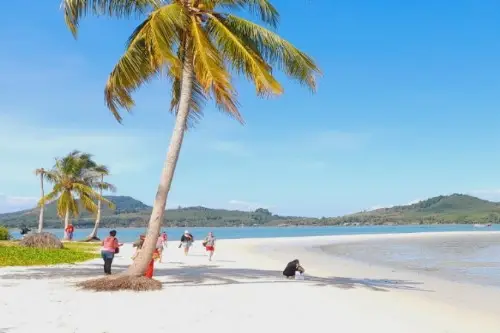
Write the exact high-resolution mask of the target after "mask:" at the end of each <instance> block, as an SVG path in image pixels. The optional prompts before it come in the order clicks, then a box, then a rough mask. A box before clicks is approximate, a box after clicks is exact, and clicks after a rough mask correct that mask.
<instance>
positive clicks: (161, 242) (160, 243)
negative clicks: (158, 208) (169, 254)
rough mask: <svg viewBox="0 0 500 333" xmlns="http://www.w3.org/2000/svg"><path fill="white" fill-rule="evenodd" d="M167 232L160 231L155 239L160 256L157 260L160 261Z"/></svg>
mask: <svg viewBox="0 0 500 333" xmlns="http://www.w3.org/2000/svg"><path fill="white" fill-rule="evenodd" d="M166 235H167V234H166V233H164V232H163V233H161V234H160V236H158V240H157V241H156V250H158V254H159V256H160V258H159V261H160V263H161V261H162V258H163V249H164V248H165V243H166V240H167V236H166Z"/></svg>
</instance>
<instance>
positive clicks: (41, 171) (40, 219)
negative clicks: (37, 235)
mask: <svg viewBox="0 0 500 333" xmlns="http://www.w3.org/2000/svg"><path fill="white" fill-rule="evenodd" d="M46 174H47V170H45V169H44V168H40V169H36V170H35V175H37V176H40V189H41V192H42V195H41V197H40V198H41V199H43V197H44V196H45V192H44V190H43V177H44V176H45V175H46ZM44 209H45V202H41V205H40V215H39V217H38V232H42V230H43V212H44Z"/></svg>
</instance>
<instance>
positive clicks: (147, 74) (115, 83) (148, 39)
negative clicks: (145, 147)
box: [104, 3, 187, 122]
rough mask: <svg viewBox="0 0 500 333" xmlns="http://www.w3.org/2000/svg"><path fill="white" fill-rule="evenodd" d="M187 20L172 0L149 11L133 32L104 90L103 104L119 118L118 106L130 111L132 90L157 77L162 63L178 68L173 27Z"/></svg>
mask: <svg viewBox="0 0 500 333" xmlns="http://www.w3.org/2000/svg"><path fill="white" fill-rule="evenodd" d="M186 22H187V16H186V15H185V13H184V10H183V8H182V6H181V5H179V4H177V3H173V4H170V5H166V6H163V7H161V8H159V9H157V10H155V11H154V12H152V13H151V15H149V17H148V18H147V19H146V20H145V21H144V22H143V23H141V24H140V25H139V26H138V27H137V29H135V31H134V32H133V33H132V35H131V36H130V38H129V41H128V45H127V49H126V51H125V53H124V55H123V56H122V57H121V59H120V60H119V61H118V63H117V64H116V66H115V68H114V69H113V71H112V72H111V74H110V75H109V78H108V82H107V84H106V88H105V92H104V95H105V100H106V104H107V106H108V108H109V109H110V111H111V112H112V113H113V115H114V117H115V119H116V120H117V121H118V122H121V121H122V117H121V115H120V113H119V109H121V108H123V109H125V110H127V111H130V110H131V109H132V107H133V106H134V104H135V103H134V100H133V98H132V93H133V92H134V91H135V90H136V89H137V88H138V87H139V86H141V85H142V84H144V83H147V82H149V81H150V80H151V79H153V78H155V77H157V76H158V75H159V74H160V72H161V70H162V68H163V67H170V69H171V70H174V69H179V68H181V66H180V64H179V60H178V59H177V57H176V56H175V55H174V53H173V52H172V49H173V48H174V47H175V45H177V44H178V43H179V40H178V36H177V34H176V31H177V30H178V29H179V28H184V27H185V24H186ZM177 75H179V74H178V73H177Z"/></svg>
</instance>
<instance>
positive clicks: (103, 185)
mask: <svg viewBox="0 0 500 333" xmlns="http://www.w3.org/2000/svg"><path fill="white" fill-rule="evenodd" d="M93 172H94V173H95V176H96V178H97V179H98V181H97V182H93V185H94V187H95V188H98V189H99V195H100V196H101V197H102V192H103V191H111V192H115V191H116V187H115V186H114V185H113V184H110V183H107V182H105V181H104V176H109V169H108V168H107V167H106V166H105V165H98V166H96V167H94V168H93ZM101 206H102V201H101V198H99V199H98V200H97V215H96V219H95V224H94V228H93V229H92V232H91V233H90V235H89V236H88V237H87V240H88V241H91V240H99V238H98V237H97V231H98V230H99V224H100V223H101V211H102V207H101Z"/></svg>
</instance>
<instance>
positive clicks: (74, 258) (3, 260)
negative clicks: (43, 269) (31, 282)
mask: <svg viewBox="0 0 500 333" xmlns="http://www.w3.org/2000/svg"><path fill="white" fill-rule="evenodd" d="M98 248H99V245H98V244H88V243H87V244H85V245H82V244H81V243H69V244H68V243H65V244H64V248H62V249H43V248H31V247H25V246H21V245H20V242H18V241H0V267H8V266H47V265H57V264H75V263H78V262H83V261H87V260H91V259H95V258H98V257H99V253H98V251H97V249H98Z"/></svg>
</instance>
